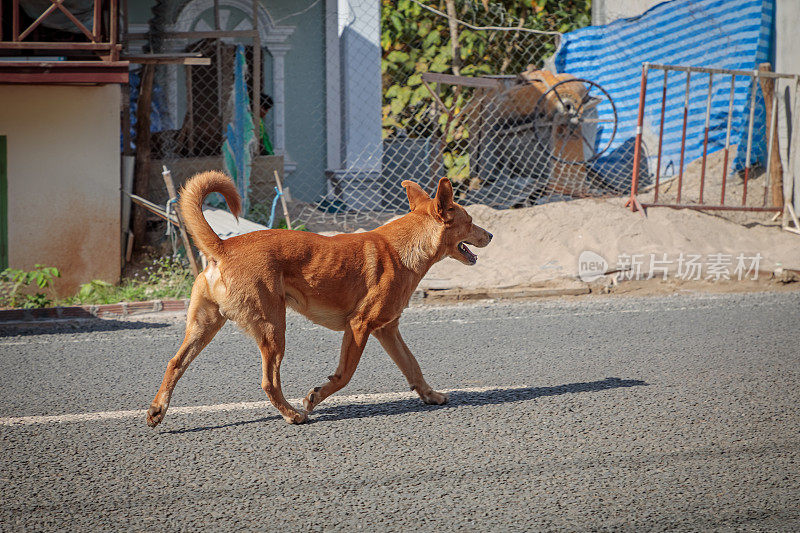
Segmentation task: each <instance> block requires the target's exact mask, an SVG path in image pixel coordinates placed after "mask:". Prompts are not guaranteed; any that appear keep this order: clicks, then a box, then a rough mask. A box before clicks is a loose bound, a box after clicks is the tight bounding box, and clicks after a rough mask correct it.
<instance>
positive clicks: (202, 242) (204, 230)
mask: <svg viewBox="0 0 800 533" xmlns="http://www.w3.org/2000/svg"><path fill="white" fill-rule="evenodd" d="M212 192H218V193H220V194H221V195H222V196H223V197H224V198H225V201H226V202H227V203H228V208H230V210H231V213H233V216H234V217H236V218H238V217H239V213H240V212H241V210H242V200H241V198H239V193H238V192H237V190H236V185H234V184H233V181H231V179H230V178H229V177H228V176H226V175H225V174H223V173H222V172H217V171H213V170H212V171H208V172H201V173H200V174H196V175H194V176H192V177H191V178H190V179H189V181H187V182H186V184H185V185H184V186H183V189H182V190H181V194H180V197H181V199H180V208H181V216H182V217H183V221H184V222H185V223H186V227H187V228H188V230H189V233H191V234H192V237H193V238H194V244H195V246H197V247H198V248H200V251H201V252H203V253H204V254H205V255H206V256H207V257H209V258H214V259H219V258H220V257H221V256H222V254H223V252H224V249H223V245H222V239H220V238H219V235H217V234H216V233H215V232H214V230H213V229H211V226H210V225H209V224H208V221H206V218H205V217H204V216H203V200H205V197H206V196H208V195H209V194H211V193H212Z"/></svg>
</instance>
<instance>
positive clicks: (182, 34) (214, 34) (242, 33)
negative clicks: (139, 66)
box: [128, 30, 257, 41]
mask: <svg viewBox="0 0 800 533" xmlns="http://www.w3.org/2000/svg"><path fill="white" fill-rule="evenodd" d="M256 33H257V32H256V31H254V30H236V31H222V30H220V31H216V30H210V31H165V32H161V33H159V34H158V36H159V37H162V38H164V39H192V40H194V39H222V38H228V37H231V38H236V37H244V38H249V39H252V38H253V35H254V34H256ZM149 39H150V34H149V33H146V32H140V33H129V34H128V40H129V41H147V40H149Z"/></svg>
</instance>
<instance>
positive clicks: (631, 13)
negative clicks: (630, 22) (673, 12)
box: [592, 0, 664, 26]
mask: <svg viewBox="0 0 800 533" xmlns="http://www.w3.org/2000/svg"><path fill="white" fill-rule="evenodd" d="M663 1H664V0H593V1H592V25H593V26H602V25H603V24H609V23H611V22H614V21H615V20H617V19H623V18H628V17H635V16H637V15H641V14H642V13H644V12H645V11H647V10H648V9H650V8H651V7H653V6H655V5H657V4H660V3H662V2H663Z"/></svg>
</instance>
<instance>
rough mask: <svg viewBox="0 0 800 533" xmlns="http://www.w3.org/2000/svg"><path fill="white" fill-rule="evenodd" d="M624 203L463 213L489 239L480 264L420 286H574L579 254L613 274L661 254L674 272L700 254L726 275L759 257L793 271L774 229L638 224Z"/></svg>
mask: <svg viewBox="0 0 800 533" xmlns="http://www.w3.org/2000/svg"><path fill="white" fill-rule="evenodd" d="M623 204H624V201H623V200H620V199H618V198H617V199H606V200H596V199H586V200H575V201H571V202H554V203H550V204H546V205H542V206H536V207H529V208H524V209H511V210H503V211H498V210H494V209H491V208H488V207H485V206H470V207H468V208H467V210H468V211H469V212H470V214H471V215H472V216H473V219H474V222H475V223H476V224H478V225H479V226H481V227H484V228H486V229H487V230H488V231H490V232H492V233H493V234H494V240H493V241H492V243H491V244H490V245H489V246H488V247H486V248H483V249H476V248H473V251H474V252H476V253H477V254H478V257H479V259H478V263H477V264H476V265H475V266H473V267H467V266H465V265H463V264H461V263H459V262H457V261H455V260H453V259H445V260H444V261H442V262H440V263H438V264H436V265H434V266H433V268H432V269H431V270H430V272H429V273H428V275H427V276H426V277H425V279H424V280H423V283H422V284H421V286H422V287H423V288H441V289H444V288H456V287H461V288H466V289H474V288H489V287H493V288H496V287H510V286H515V285H529V284H536V283H540V282H543V281H551V280H566V279H575V278H576V276H577V273H578V257H579V256H580V254H581V252H583V251H585V250H591V251H593V252H596V253H598V254H599V255H601V256H602V257H603V258H605V260H606V261H607V262H608V264H609V269H612V270H613V269H615V268H616V267H617V263H618V259H619V256H620V254H628V255H633V254H644V259H645V260H646V261H647V262H648V265H647V268H649V258H650V254H658V255H657V259H661V258H662V255H661V254H664V253H666V254H667V259H668V260H671V261H673V264H672V265H671V268H670V271H671V272H673V273H674V271H675V269H676V267H677V260H678V257H679V255H680V254H681V253H684V254H689V253H691V254H701V255H702V260H701V262H702V263H707V261H708V255H709V254H730V255H731V256H732V258H731V259H732V264H731V266H730V269H729V270H730V272H731V275H732V274H733V271H734V268H735V266H736V256H738V255H739V254H744V255H745V257H748V258H749V257H752V256H755V255H756V253H760V254H761V256H763V259H761V260H760V264H759V265H758V267H759V269H761V270H774V269H775V268H776V267H778V266H783V267H785V268H795V269H797V268H800V237H798V236H797V235H793V234H790V233H788V232H785V231H781V230H780V229H779V228H776V227H768V226H765V225H761V224H753V225H750V226H751V227H747V226H743V225H740V224H736V223H734V222H731V221H729V220H726V219H723V218H720V217H717V216H713V215H708V214H705V213H701V212H698V211H693V210H688V209H685V210H675V209H669V208H651V209H649V210H648V212H647V217H646V218H645V217H642V216H641V215H640V214H639V213H632V212H630V211H629V210H627V209H624V208H623ZM748 263H749V261H748ZM705 275H706V270H705V269H704V270H703V276H704V277H705ZM732 277H733V275H732Z"/></svg>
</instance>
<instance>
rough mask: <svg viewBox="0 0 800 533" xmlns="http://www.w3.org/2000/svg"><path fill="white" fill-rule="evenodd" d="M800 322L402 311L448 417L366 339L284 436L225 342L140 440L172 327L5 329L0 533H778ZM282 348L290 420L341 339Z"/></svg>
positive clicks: (721, 302) (234, 342) (760, 316)
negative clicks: (31, 532) (343, 380)
mask: <svg viewBox="0 0 800 533" xmlns="http://www.w3.org/2000/svg"><path fill="white" fill-rule="evenodd" d="M798 318H800V293H797V292H795V293H784V294H771V295H770V294H767V295H763V294H750V295H727V296H704V297H696V296H685V297H684V296H682V297H666V298H647V299H612V298H609V299H601V298H598V299H581V300H576V301H572V302H564V301H549V302H529V303H502V302H488V303H487V302H483V303H480V304H472V305H460V306H451V307H420V308H412V309H409V310H408V311H407V312H406V314H405V315H404V320H403V325H402V327H401V331H403V333H404V337H405V339H406V341H407V343H408V344H409V346H410V347H411V349H412V351H414V352H415V353H416V354H417V358H418V360H419V361H420V364H421V366H422V369H423V371H424V372H425V375H426V378H427V380H428V382H429V383H430V384H431V385H433V386H434V387H435V388H437V389H439V390H441V389H445V390H451V391H452V392H451V393H450V403H449V404H448V405H445V406H441V407H436V406H426V405H423V404H422V403H421V402H420V401H419V400H417V399H415V398H413V396H412V394H411V393H410V392H408V391H406V385H405V381H404V379H403V378H402V376H401V374H400V372H399V370H398V369H397V368H396V367H394V365H393V364H392V363H391V361H390V360H389V358H388V356H387V355H386V354H385V353H383V352H382V351H381V348H380V345H379V344H378V343H377V342H376V341H375V340H374V339H373V340H371V341H370V343H369V344H368V346H367V350H366V352H365V354H364V357H363V358H362V361H361V365H360V366H359V368H358V371H357V372H356V375H355V377H354V379H353V381H352V382H351V384H350V385H349V386H348V387H346V388H345V389H344V390H343V391H341V392H340V393H338V396H339V398H338V399H337V400H336V401H332V402H331V403H330V404H329V405H328V406H327V407H326V404H325V403H323V404H322V405H321V406H320V407H319V408H318V410H317V411H315V413H313V415H312V421H311V423H309V424H306V425H301V426H290V425H288V424H286V423H285V422H283V420H282V419H281V418H280V417H279V416H278V415H277V411H275V410H274V409H273V408H272V407H271V406H268V405H266V403H262V402H264V401H265V395H264V393H263V392H262V390H261V388H260V379H261V371H260V357H259V355H258V352H257V350H256V347H255V344H254V343H253V342H252V341H251V340H250V339H248V338H247V337H245V336H244V335H243V334H241V333H239V332H238V331H237V330H236V329H235V328H234V327H233V326H231V325H226V326H225V328H224V329H223V331H222V332H221V333H220V334H219V335H218V336H217V338H216V339H215V340H214V342H212V344H211V345H210V346H209V347H208V348H207V349H206V351H205V352H203V354H201V355H200V357H198V359H197V360H196V361H195V362H194V363H193V364H192V366H191V367H190V368H189V370H188V372H187V374H186V375H185V376H184V378H183V380H182V381H181V382H180V384H179V385H178V388H177V389H176V393H175V396H174V397H173V401H172V405H171V407H170V409H171V410H170V412H168V413H167V416H166V419H165V421H164V423H163V424H162V425H161V426H159V427H158V428H157V429H155V430H154V429H150V428H149V427H147V426H146V424H145V415H144V409H145V408H146V407H147V406H148V405H149V403H150V401H151V399H152V397H153V395H154V394H155V392H156V389H157V388H158V385H159V383H160V380H161V377H162V375H163V371H164V366H165V364H166V362H167V360H168V359H169V358H170V357H171V356H172V355H173V353H174V351H175V350H176V348H177V346H178V345H179V343H180V338H181V333H182V325H181V324H179V323H176V322H174V321H170V320H167V319H164V318H159V319H156V322H153V323H145V322H120V323H116V324H114V323H111V324H108V325H107V326H105V327H103V328H98V327H95V328H92V329H86V328H84V329H78V330H76V329H74V328H73V329H71V328H63V329H61V330H36V331H33V332H26V333H25V334H19V332H18V331H17V332H15V331H5V333H6V335H5V336H3V337H0V467H1V468H0V530H3V531H5V530H19V529H23V528H24V529H42V530H63V529H68V530H74V531H83V530H97V529H113V530H120V529H125V530H145V529H147V530H159V531H160V530H197V529H213V530H221V529H224V530H230V529H258V530H268V531H311V530H314V531H316V530H326V531H328V530H330V531H335V530H339V531H352V530H357V529H362V530H368V531H401V530H414V529H418V530H423V531H433V530H441V531H453V530H467V531H532V530H571V531H575V530H578V531H581V530H597V529H600V530H635V531H643V530H693V531H700V530H702V531H705V530H724V531H728V530H747V531H754V530H755V531H761V530H767V531H776V530H777V531H782V530H783V531H791V530H794V531H797V530H798V529H799V528H800V414H799V413H798V405H800V387H798V384H800V379H798V378H800V337H799V336H798V332H799V331H800V329H799V328H798V324H800V320H798ZM288 327H289V334H288V338H287V346H288V348H287V356H286V359H285V360H284V365H283V369H282V370H283V372H282V374H283V382H284V390H285V392H286V395H287V398H292V399H297V398H300V397H302V396H303V395H304V394H305V393H306V392H307V391H308V389H309V388H311V387H312V386H315V385H319V384H321V383H322V382H323V380H324V379H325V377H326V376H328V375H329V374H330V373H331V372H332V370H333V369H334V368H335V365H336V360H337V351H338V347H339V342H340V338H339V334H336V333H334V332H329V331H327V330H324V329H322V328H319V327H316V326H313V325H311V324H310V323H308V322H306V321H305V320H304V319H303V318H301V317H299V316H297V315H290V317H289V320H288ZM398 393H399V394H398ZM334 398H336V396H334V397H332V398H331V399H330V400H334ZM295 402H296V400H295ZM229 404H232V405H229ZM179 407H180V409H179ZM98 413H100V414H98Z"/></svg>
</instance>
